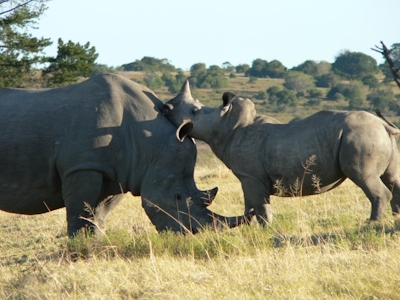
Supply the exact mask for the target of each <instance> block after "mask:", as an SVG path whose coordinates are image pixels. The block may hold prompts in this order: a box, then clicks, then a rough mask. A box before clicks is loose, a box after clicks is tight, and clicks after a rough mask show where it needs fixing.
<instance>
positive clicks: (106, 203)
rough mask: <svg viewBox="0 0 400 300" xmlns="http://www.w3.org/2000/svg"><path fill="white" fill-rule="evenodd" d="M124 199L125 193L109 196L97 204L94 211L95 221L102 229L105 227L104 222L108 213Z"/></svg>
mask: <svg viewBox="0 0 400 300" xmlns="http://www.w3.org/2000/svg"><path fill="white" fill-rule="evenodd" d="M122 199H124V194H118V195H113V196H109V197H107V198H106V199H104V200H103V201H101V202H100V203H99V204H98V205H97V206H96V209H95V211H94V222H95V224H96V225H97V226H98V227H99V228H100V229H103V228H104V223H105V221H106V218H107V216H108V214H109V213H110V212H111V211H112V210H113V209H114V208H115V207H116V206H117V205H118V204H119V203H120V202H121V201H122ZM96 229H97V228H96ZM96 231H97V230H96Z"/></svg>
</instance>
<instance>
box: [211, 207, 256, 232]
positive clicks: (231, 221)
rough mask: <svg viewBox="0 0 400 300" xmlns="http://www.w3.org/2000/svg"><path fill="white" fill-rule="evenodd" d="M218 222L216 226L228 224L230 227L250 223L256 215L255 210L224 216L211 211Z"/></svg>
mask: <svg viewBox="0 0 400 300" xmlns="http://www.w3.org/2000/svg"><path fill="white" fill-rule="evenodd" d="M209 215H210V216H211V217H212V218H213V219H214V220H215V222H216V224H215V225H216V226H217V227H219V226H221V225H227V226H228V227H229V228H234V227H237V226H239V225H243V224H250V222H251V219H252V218H253V217H254V216H255V213H254V211H251V212H249V213H247V214H245V215H243V216H235V217H224V216H221V215H219V214H217V213H214V212H212V211H210V214H209Z"/></svg>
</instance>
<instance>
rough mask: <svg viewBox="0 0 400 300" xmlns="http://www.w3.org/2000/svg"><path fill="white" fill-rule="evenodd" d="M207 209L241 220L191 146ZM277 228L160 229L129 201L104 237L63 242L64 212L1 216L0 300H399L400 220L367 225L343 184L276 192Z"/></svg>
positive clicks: (223, 183) (358, 198)
mask: <svg viewBox="0 0 400 300" xmlns="http://www.w3.org/2000/svg"><path fill="white" fill-rule="evenodd" d="M198 148H199V156H198V164H197V166H196V173H195V178H196V182H197V184H198V187H199V188H202V189H205V188H212V187H214V186H219V188H220V192H219V194H218V196H217V198H216V199H215V201H214V203H213V204H212V206H211V209H212V210H214V211H216V212H219V213H221V214H225V215H234V214H241V213H242V211H243V207H244V206H243V196H242V193H241V188H240V184H239V182H238V180H237V179H236V178H235V177H234V176H233V175H232V173H231V172H230V171H229V170H228V169H227V168H226V167H225V166H224V165H223V164H222V163H221V162H219V161H218V160H217V159H216V158H215V157H214V156H213V154H212V153H211V152H210V150H209V148H208V147H207V146H205V145H203V144H198ZM272 206H273V210H274V215H275V218H274V222H273V223H272V224H270V225H267V226H266V227H259V226H258V225H252V226H243V227H240V228H236V229H226V230H222V231H217V232H215V231H210V230H204V231H203V232H201V233H199V234H197V235H194V236H193V235H186V236H182V235H175V234H171V233H165V234H158V233H156V231H155V229H154V227H153V226H152V225H151V223H150V222H149V220H148V218H147V216H146V215H145V214H144V212H143V209H142V208H141V205H140V198H136V197H135V198H134V197H132V196H129V195H127V196H126V199H124V201H123V202H122V203H121V205H120V206H119V207H117V208H116V210H115V211H113V212H112V213H111V215H110V217H109V219H108V220H107V224H106V225H107V231H106V235H105V236H104V237H100V238H96V237H94V238H76V239H74V240H69V239H68V238H67V236H66V221H65V210H64V209H61V210H58V211H55V212H52V213H48V214H44V215H39V216H21V215H14V214H8V213H4V212H0V253H1V255H0V299H400V260H399V254H400V220H394V219H392V217H391V216H390V214H389V212H388V217H387V218H386V219H385V220H384V221H382V222H381V223H379V224H374V225H371V224H369V223H368V216H369V214H370V204H369V201H368V200H367V198H366V197H365V196H364V194H363V193H362V191H361V190H360V189H359V188H357V187H356V186H355V185H354V184H352V183H351V182H350V181H346V182H345V183H343V184H342V186H340V187H339V188H337V189H335V190H334V191H332V192H328V193H325V194H320V195H316V196H311V197H303V198H278V197H272Z"/></svg>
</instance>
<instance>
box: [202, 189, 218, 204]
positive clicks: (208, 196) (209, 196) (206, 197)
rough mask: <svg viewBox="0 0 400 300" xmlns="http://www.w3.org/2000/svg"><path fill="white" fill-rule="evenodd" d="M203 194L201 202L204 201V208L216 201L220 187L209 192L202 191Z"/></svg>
mask: <svg viewBox="0 0 400 300" xmlns="http://www.w3.org/2000/svg"><path fill="white" fill-rule="evenodd" d="M201 193H202V195H203V196H202V197H201V200H202V201H203V204H204V206H205V207H207V206H209V205H210V204H211V203H212V202H213V201H214V199H215V197H216V196H217V193H218V187H215V188H213V189H211V190H207V191H201Z"/></svg>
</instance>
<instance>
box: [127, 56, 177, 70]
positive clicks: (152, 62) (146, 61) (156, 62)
mask: <svg viewBox="0 0 400 300" xmlns="http://www.w3.org/2000/svg"><path fill="white" fill-rule="evenodd" d="M121 68H122V69H123V70H124V71H139V72H164V71H168V72H175V71H176V68H175V67H174V66H173V65H171V64H170V63H169V61H168V59H166V58H163V59H158V58H154V57H150V56H144V57H143V58H142V59H141V60H135V61H134V62H132V63H129V64H124V65H122V66H121Z"/></svg>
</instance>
